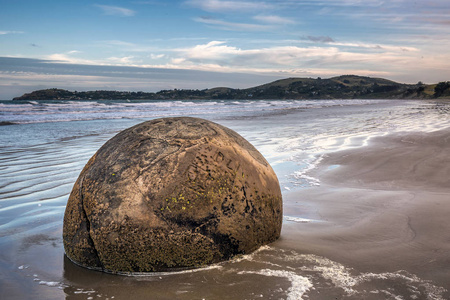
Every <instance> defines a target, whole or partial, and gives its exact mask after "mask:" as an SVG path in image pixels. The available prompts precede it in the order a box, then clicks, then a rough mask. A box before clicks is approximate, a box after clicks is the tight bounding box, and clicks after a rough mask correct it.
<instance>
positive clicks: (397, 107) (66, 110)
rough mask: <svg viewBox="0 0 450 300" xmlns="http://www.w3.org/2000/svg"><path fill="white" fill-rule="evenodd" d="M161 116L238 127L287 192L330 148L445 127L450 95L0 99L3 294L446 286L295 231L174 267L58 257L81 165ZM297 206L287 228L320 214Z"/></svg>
mask: <svg viewBox="0 0 450 300" xmlns="http://www.w3.org/2000/svg"><path fill="white" fill-rule="evenodd" d="M167 116H193V117H200V118H205V119H208V120H211V121H214V122H217V123H219V124H222V125H224V126H227V127H229V128H231V129H233V130H235V131H236V132H238V133H239V134H241V135H242V136H243V137H244V138H246V139H247V140H248V141H250V142H251V143H252V144H253V145H254V146H255V147H256V148H257V149H258V150H259V151H260V152H261V153H262V154H263V155H264V157H266V159H267V160H268V161H269V163H270V164H271V165H272V167H273V169H274V170H275V172H276V173H277V176H278V178H279V181H280V185H281V188H282V191H283V195H288V194H289V193H292V192H295V191H296V190H300V189H305V188H314V187H315V186H320V184H321V183H320V179H319V178H314V177H312V176H310V175H309V173H308V171H310V170H312V169H314V168H315V167H316V166H317V164H318V163H320V161H321V159H322V158H323V157H324V156H326V155H327V153H330V152H333V151H338V150H343V149H349V148H356V147H363V146H366V145H368V143H369V141H370V139H371V138H373V137H375V136H383V135H387V134H389V133H393V132H402V131H429V132H431V131H435V130H439V129H442V128H447V127H449V126H450V118H449V115H448V108H447V106H445V105H440V104H436V103H431V102H422V101H400V100H316V101H297V100H292V101H287V100H286V101H281V100H261V101H149V102H139V101H122V102H118V101H64V102H63V101H38V102H36V101H19V102H16V101H15V102H11V101H0V124H2V126H0V298H1V299H36V298H37V299H64V298H66V299H130V298H132V299H323V298H322V297H321V295H327V297H330V298H329V299H335V298H337V299H341V298H345V299H445V295H448V294H446V293H447V291H446V289H445V288H444V287H441V286H439V285H437V284H435V283H433V282H430V281H427V280H424V279H421V278H420V277H419V276H417V275H416V274H411V273H408V272H406V271H402V270H398V271H396V272H390V273H388V272H386V273H376V272H360V271H358V270H354V269H352V268H350V267H348V266H345V265H343V264H341V263H339V262H337V261H332V260H330V259H328V258H326V257H321V256H317V255H315V254H314V253H305V252H304V251H303V250H302V246H301V243H300V242H299V245H298V246H296V247H289V248H283V247H282V246H281V247H280V246H278V244H277V243H274V244H273V245H270V246H265V247H262V248H261V249H259V250H258V251H257V252H255V253H253V254H250V255H246V256H243V257H240V258H238V259H235V260H233V261H231V262H225V263H222V264H218V265H214V266H211V267H208V268H205V269H199V270H190V271H185V272H177V273H170V274H167V273H157V274H152V275H148V274H140V275H139V276H114V275H110V274H104V273H100V272H96V271H90V270H86V269H83V268H80V267H77V266H74V265H73V264H72V263H71V262H69V261H68V260H67V259H66V258H65V257H64V250H63V245H62V237H61V235H62V220H63V215H64V210H65V205H66V202H67V199H68V195H69V193H70V191H71V189H72V186H73V184H74V182H75V180H76V179H77V177H78V174H79V173H80V171H81V169H82V168H83V166H84V165H85V163H86V162H87V161H88V159H89V158H90V157H91V156H92V155H93V154H94V153H95V151H96V150H97V149H98V148H100V147H101V145H103V144H104V143H105V142H106V141H107V140H108V139H109V138H111V137H112V136H114V135H115V134H117V133H118V132H119V131H121V130H123V129H126V128H128V127H130V126H133V125H135V124H138V123H140V122H143V121H145V120H149V119H154V118H159V117H167ZM7 124H8V125H7ZM293 206H295V204H292V203H291V204H290V206H289V207H291V208H290V209H288V210H285V216H284V223H285V224H288V225H289V227H290V228H293V227H294V228H298V230H302V226H303V225H304V224H305V223H311V222H323V221H324V220H321V219H320V218H318V219H311V218H310V217H309V216H308V215H307V214H305V213H304V212H302V211H301V209H295V208H294V209H292V207H293ZM289 232H290V231H289ZM282 234H283V232H282ZM287 234H288V233H287ZM283 238H287V239H289V237H286V236H284V237H283V235H282V239H283ZM281 245H282V244H281ZM331 297H332V298H331Z"/></svg>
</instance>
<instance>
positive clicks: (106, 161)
mask: <svg viewBox="0 0 450 300" xmlns="http://www.w3.org/2000/svg"><path fill="white" fill-rule="evenodd" d="M281 224H282V198H281V191H280V187H279V183H278V179H277V177H276V175H275V173H274V171H273V170H272V168H271V167H270V165H269V163H268V162H267V161H266V160H265V159H264V157H263V156H262V155H261V154H260V153H259V152H258V151H257V150H256V149H255V148H254V147H253V146H252V145H251V144H250V143H249V142H247V141H246V140H245V139H244V138H243V137H241V136H240V135H238V134H237V133H236V132H234V131H232V130H230V129H228V128H226V127H224V126H221V125H218V124H216V123H213V122H210V121H207V120H202V119H197V118H187V117H180V118H162V119H156V120H152V121H147V122H144V123H141V124H138V125H136V126H133V127H131V128H129V129H126V130H124V131H122V132H120V133H119V134H117V135H116V136H115V137H113V138H112V139H110V140H109V141H108V142H106V143H105V144H104V145H103V146H102V147H101V148H100V149H99V150H98V151H97V153H96V154H95V155H94V156H93V157H92V158H91V159H90V160H89V162H88V163H87V164H86V166H85V167H84V169H83V170H82V172H81V174H80V176H79V177H78V179H77V181H76V183H75V185H74V187H73V189H72V192H71V194H70V196H69V200H68V203H67V207H66V211H65V215H64V225H63V241H64V248H65V252H66V255H67V257H69V258H70V259H71V260H72V261H73V262H75V263H77V264H79V265H81V266H85V267H88V268H94V269H99V270H103V271H108V272H113V273H121V272H154V271H172V270H180V269H186V268H195V267H200V266H204V265H207V264H211V263H215V262H220V261H224V260H227V259H229V258H231V257H233V256H235V255H238V254H247V253H250V252H252V251H254V250H256V249H257V248H259V247H260V246H262V245H265V244H268V243H271V242H273V241H275V240H276V239H277V238H278V237H279V235H280V231H281Z"/></svg>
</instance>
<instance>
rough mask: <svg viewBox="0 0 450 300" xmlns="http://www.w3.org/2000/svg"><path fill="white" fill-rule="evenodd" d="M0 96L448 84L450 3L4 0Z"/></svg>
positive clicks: (434, 0) (0, 20)
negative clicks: (334, 80) (366, 81)
mask: <svg viewBox="0 0 450 300" xmlns="http://www.w3.org/2000/svg"><path fill="white" fill-rule="evenodd" d="M0 7H1V10H0V98H3V99H10V98H11V97H14V96H17V95H20V94H22V93H24V92H29V91H32V90H34V89H40V88H51V87H57V88H66V89H70V90H93V89H116V90H142V91H158V90H161V89H168V88H199V89H203V88H211V87H215V86H229V87H236V88H244V87H250V86H254V85H257V84H262V83H266V82H269V81H272V80H275V79H279V78H286V77H319V76H320V77H323V78H328V77H332V76H337V75H343V74H356V75H363V76H373V77H384V78H388V79H392V80H395V81H399V82H405V83H415V82H418V81H423V82H426V83H434V82H439V81H446V80H450V50H449V49H450V2H449V1H448V0H430V1H419V0H418V1H412V0H389V1H383V0H276V1H275V0H273V1H269V0H261V1H259V0H244V1H234V0H229V1H226V0H179V1H154V0H150V1H139V0H135V1H102V0H99V1H95V0H94V1H86V0H77V1H50V0H39V1H36V0H10V1H4V0H0Z"/></svg>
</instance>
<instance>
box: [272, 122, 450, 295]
mask: <svg viewBox="0 0 450 300" xmlns="http://www.w3.org/2000/svg"><path fill="white" fill-rule="evenodd" d="M449 153H450V128H446V129H443V130H440V131H436V132H431V133H426V132H415V133H411V132H408V133H394V134H390V135H387V136H382V137H375V138H373V139H371V140H370V142H369V144H368V145H367V146H364V147H360V148H357V149H350V150H342V151H338V152H334V153H330V154H329V155H327V156H326V157H324V158H323V160H322V161H321V162H320V164H319V166H318V167H317V168H316V169H314V170H312V171H311V172H310V174H311V175H312V176H314V177H316V178H318V179H319V180H320V181H321V185H320V186H318V187H311V188H307V189H302V190H299V191H294V192H290V193H286V194H285V199H284V201H285V213H287V214H289V212H290V211H296V213H299V212H300V213H301V215H302V216H303V217H304V218H309V219H311V220H312V221H311V222H308V223H305V224H301V227H300V228H301V229H299V227H298V226H299V224H295V226H294V225H293V224H291V223H290V222H285V223H284V224H283V231H282V238H281V240H280V241H279V242H278V244H277V246H279V247H288V248H290V247H294V246H295V244H296V243H299V241H301V242H300V243H301V246H297V249H299V248H300V249H301V250H302V251H303V252H304V253H313V254H316V255H321V256H324V257H327V258H330V259H332V260H335V261H338V262H340V263H343V264H345V265H347V266H349V267H351V268H354V269H355V270H357V271H359V272H379V273H383V272H398V271H400V270H405V271H407V272H409V273H412V274H414V275H417V276H418V277H420V278H421V279H423V280H432V281H433V283H435V284H438V285H440V286H441V287H443V288H445V289H447V290H450V283H449V282H448V278H449V277H450V271H449V270H448V267H447V266H448V263H449V262H450V243H448V241H449V240H450V232H448V230H446V229H447V228H449V227H450V219H449V218H448V216H449V215H450V201H448V200H449V199H450V181H449V176H448V175H449V174H450V155H448V154H449ZM283 232H284V235H283ZM283 236H284V237H285V238H283Z"/></svg>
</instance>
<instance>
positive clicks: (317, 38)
mask: <svg viewBox="0 0 450 300" xmlns="http://www.w3.org/2000/svg"><path fill="white" fill-rule="evenodd" d="M306 39H308V40H310V41H311V42H315V43H334V40H333V38H331V37H329V36H311V35H308V36H307V37H306Z"/></svg>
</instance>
